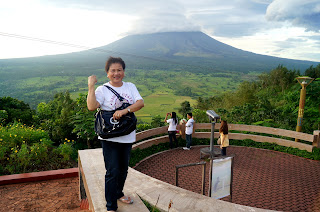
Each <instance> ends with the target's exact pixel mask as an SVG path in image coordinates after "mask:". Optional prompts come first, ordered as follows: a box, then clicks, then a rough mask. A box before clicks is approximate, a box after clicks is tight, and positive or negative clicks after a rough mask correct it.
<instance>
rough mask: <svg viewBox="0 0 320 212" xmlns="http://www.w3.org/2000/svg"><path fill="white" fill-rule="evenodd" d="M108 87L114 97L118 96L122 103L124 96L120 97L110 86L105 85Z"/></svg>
mask: <svg viewBox="0 0 320 212" xmlns="http://www.w3.org/2000/svg"><path fill="white" fill-rule="evenodd" d="M104 86H106V87H107V88H108V89H109V90H110V91H111V92H112V93H114V95H116V96H117V97H118V99H119V100H120V102H122V101H123V100H124V99H125V98H123V97H122V96H120V94H118V92H117V91H115V90H114V89H113V88H111V87H110V86H108V85H104Z"/></svg>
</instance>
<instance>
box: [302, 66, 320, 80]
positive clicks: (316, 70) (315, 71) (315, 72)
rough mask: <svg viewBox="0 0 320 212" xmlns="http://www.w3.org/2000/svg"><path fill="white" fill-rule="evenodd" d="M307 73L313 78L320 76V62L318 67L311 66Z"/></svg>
mask: <svg viewBox="0 0 320 212" xmlns="http://www.w3.org/2000/svg"><path fill="white" fill-rule="evenodd" d="M305 75H306V76H309V77H311V78H320V64H318V65H317V66H316V67H313V66H310V67H309V68H308V69H307V70H306V71H305Z"/></svg>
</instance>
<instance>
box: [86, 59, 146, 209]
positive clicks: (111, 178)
mask: <svg viewBox="0 0 320 212" xmlns="http://www.w3.org/2000/svg"><path fill="white" fill-rule="evenodd" d="M125 67H126V66H125V63H124V61H123V60H122V59H121V58H118V57H110V58H109V59H108V60H107V62H106V66H105V71H106V74H107V77H108V78H109V80H110V81H109V82H107V83H105V84H104V85H106V86H109V87H111V88H113V89H114V90H115V91H116V92H117V93H119V95H120V96H122V97H123V98H124V99H125V100H127V102H128V103H129V104H131V105H130V106H129V107H127V108H125V109H123V110H117V111H116V112H115V113H114V114H113V118H114V119H120V118H121V117H122V116H124V115H126V114H127V113H133V112H136V111H138V110H140V109H141V108H142V107H143V106H144V102H143V99H142V97H141V95H140V94H139V91H138V90H137V88H136V86H135V85H134V84H133V83H130V82H124V81H122V79H123V78H124V76H125ZM96 83H97V77H96V76H95V75H91V76H90V77H88V97H87V106H88V109H89V110H91V111H94V110H96V109H97V108H101V109H102V110H107V111H112V110H115V109H117V108H119V107H120V106H121V105H122V102H120V100H119V99H118V98H117V96H116V95H115V94H114V93H113V92H111V91H110V90H109V89H108V88H107V87H106V86H104V85H101V86H99V87H98V88H97V89H95V84H96ZM99 140H100V141H101V145H102V152H103V157H104V163H105V168H106V175H105V198H106V201H107V205H106V206H107V210H108V212H109V211H110V212H114V211H116V210H117V209H118V203H117V200H119V201H121V202H123V203H127V204H132V203H133V200H132V199H131V198H130V197H129V196H125V195H124V193H123V187H124V184H125V181H126V178H127V174H128V165H129V159H130V152H131V148H132V144H133V142H135V141H136V131H135V130H134V131H132V132H131V133H130V134H128V135H123V136H119V137H115V138H109V139H103V138H101V137H100V136H99Z"/></svg>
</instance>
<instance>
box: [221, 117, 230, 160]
mask: <svg viewBox="0 0 320 212" xmlns="http://www.w3.org/2000/svg"><path fill="white" fill-rule="evenodd" d="M219 133H220V149H221V155H222V156H226V155H227V146H229V138H228V123H227V121H223V120H222V121H221V127H220V129H219Z"/></svg>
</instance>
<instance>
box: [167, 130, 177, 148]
mask: <svg viewBox="0 0 320 212" xmlns="http://www.w3.org/2000/svg"><path fill="white" fill-rule="evenodd" d="M168 134H169V140H170V148H171V149H172V148H173V143H172V140H174V142H175V145H174V146H175V147H178V140H177V137H176V131H168Z"/></svg>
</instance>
